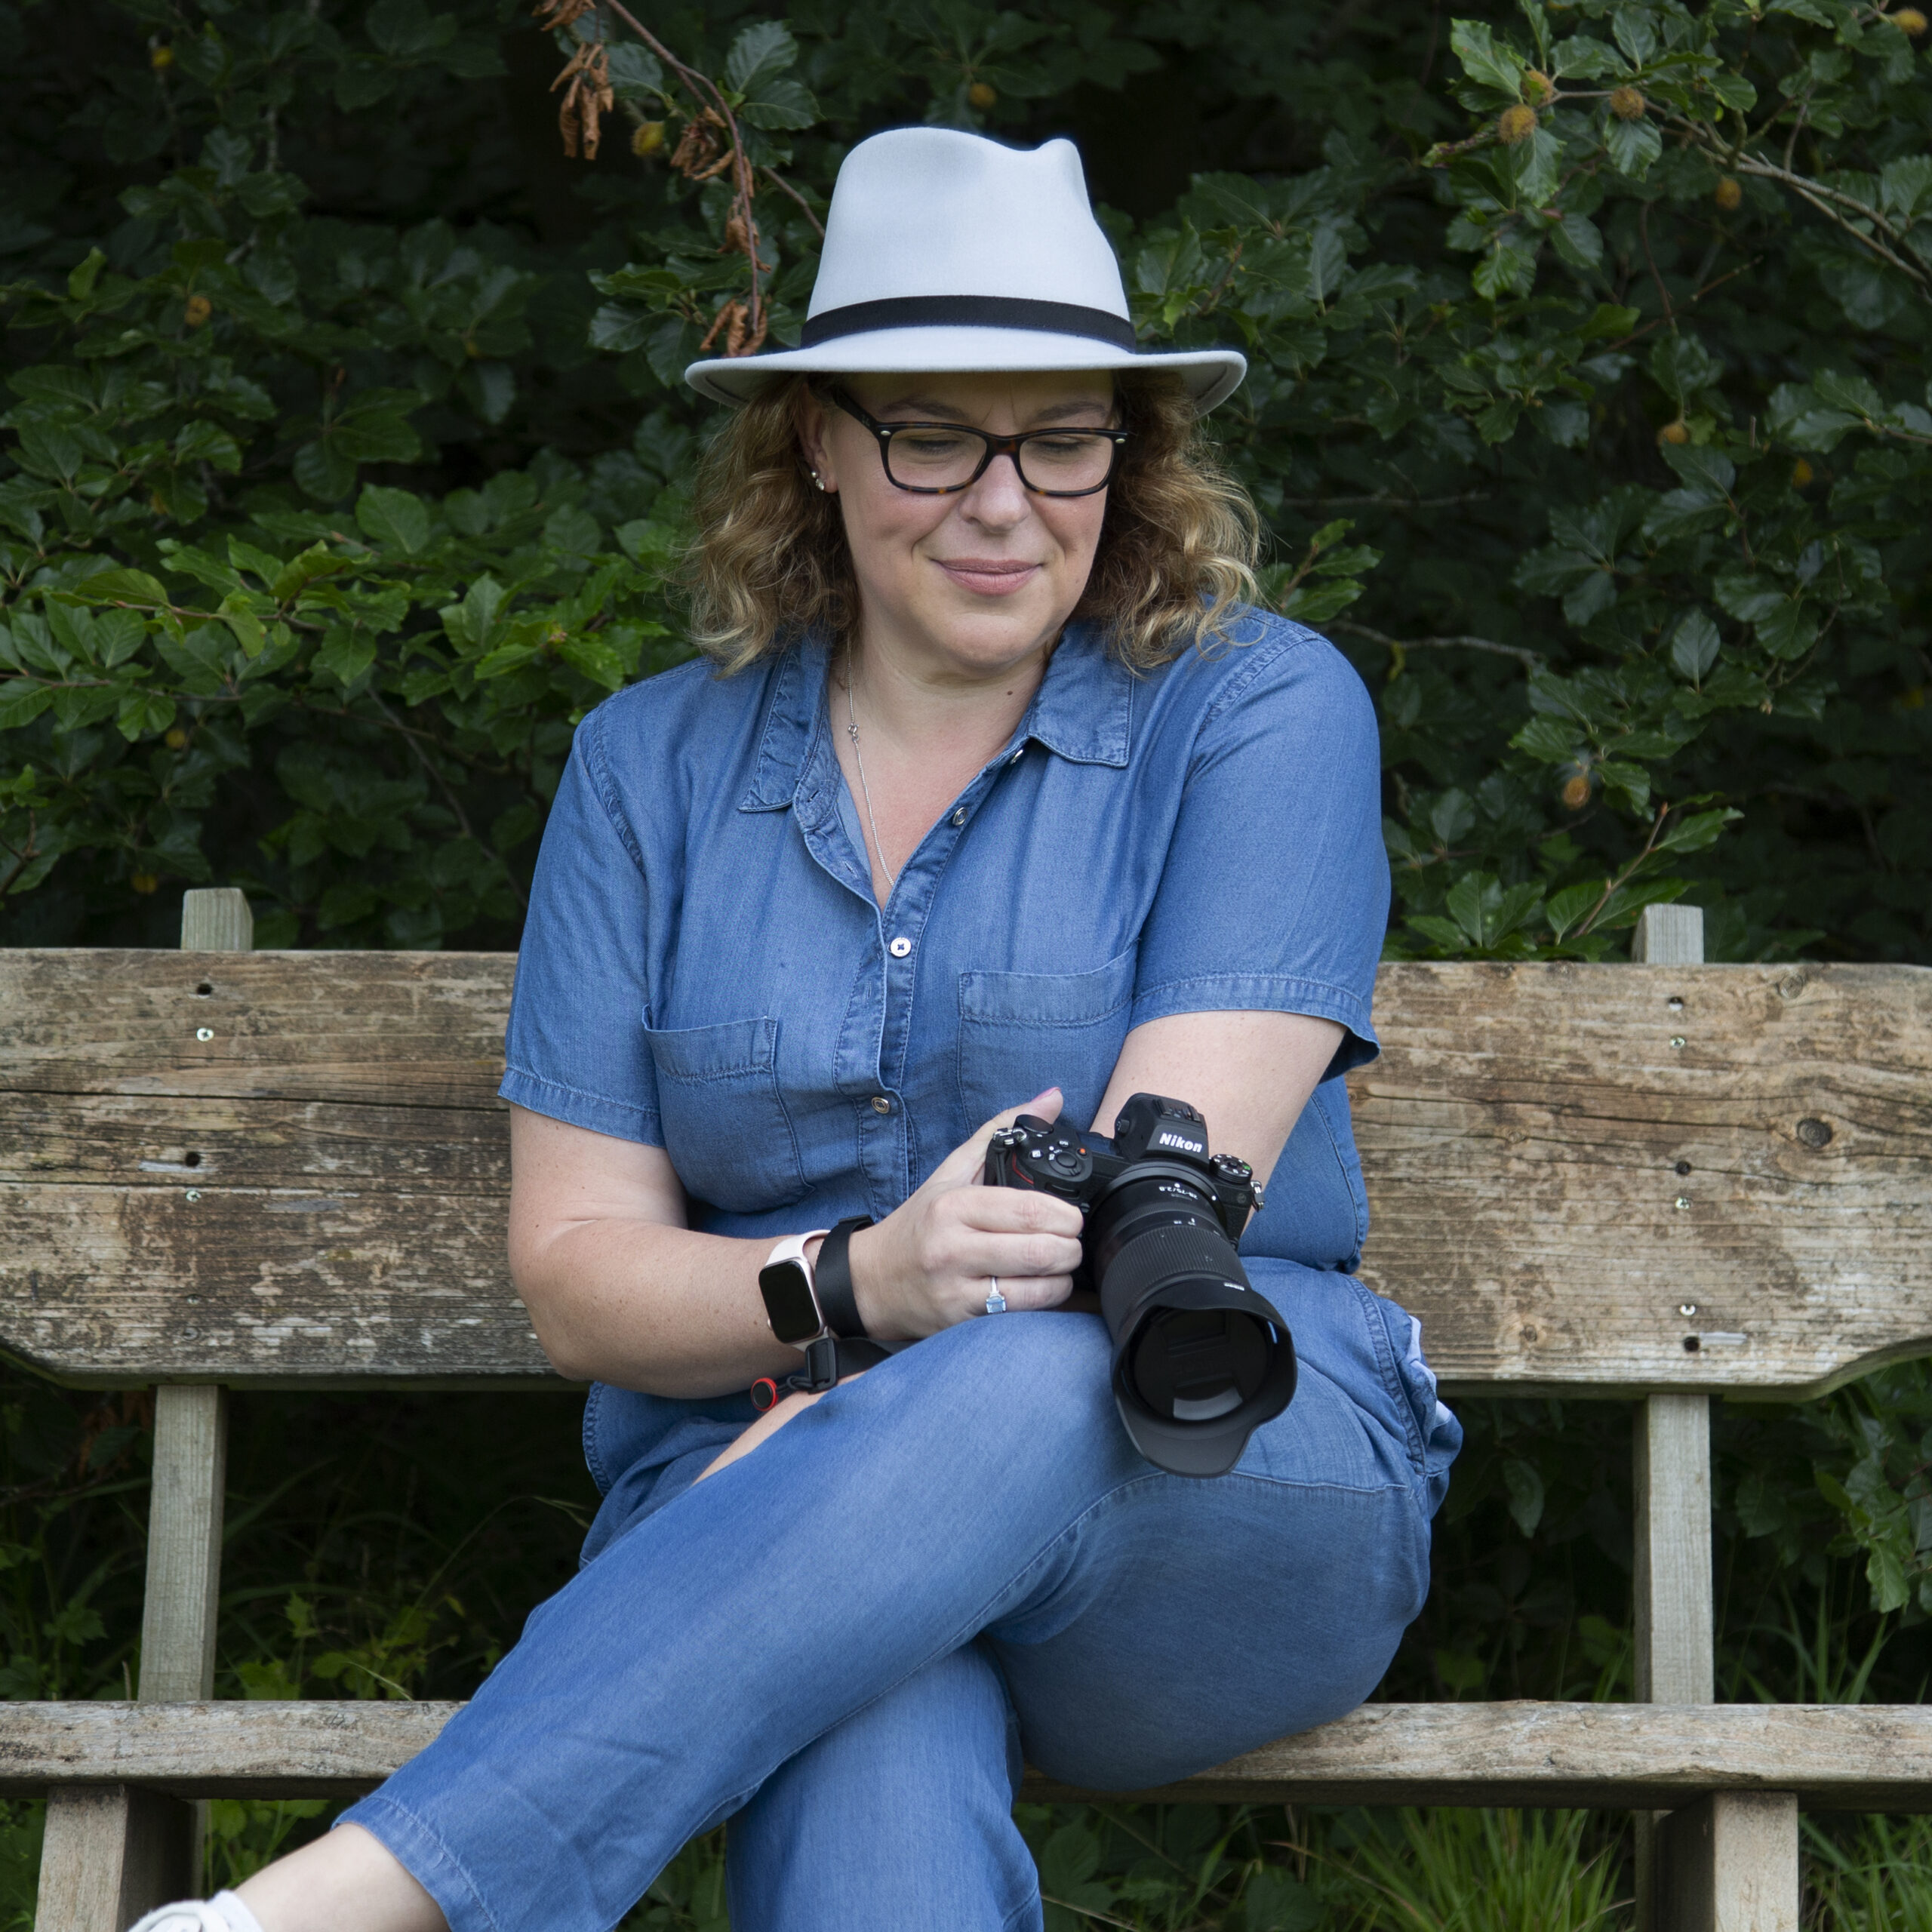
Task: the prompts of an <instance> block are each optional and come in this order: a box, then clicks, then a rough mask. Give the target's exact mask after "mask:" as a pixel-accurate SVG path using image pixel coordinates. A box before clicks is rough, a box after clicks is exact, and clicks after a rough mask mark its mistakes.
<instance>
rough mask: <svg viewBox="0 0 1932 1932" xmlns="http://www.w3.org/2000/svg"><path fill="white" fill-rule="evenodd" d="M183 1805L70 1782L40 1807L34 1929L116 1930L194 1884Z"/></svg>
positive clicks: (157, 1795)
mask: <svg viewBox="0 0 1932 1932" xmlns="http://www.w3.org/2000/svg"><path fill="white" fill-rule="evenodd" d="M193 1838H194V1833H193V1830H192V1819H191V1817H190V1815H189V1807H188V1806H186V1805H185V1804H183V1803H182V1802H181V1801H180V1799H179V1798H170V1797H168V1795H166V1794H165V1792H158V1791H142V1790H139V1789H135V1788H134V1787H133V1786H128V1785H122V1784H110V1785H94V1786H69V1787H67V1788H66V1789H63V1790H57V1791H56V1792H54V1794H53V1795H52V1796H51V1798H50V1800H49V1801H48V1807H47V1835H46V1836H45V1838H44V1839H43V1840H42V1844H41V1854H40V1883H39V1890H38V1897H37V1899H36V1901H35V1908H34V1921H33V1922H34V1932H122V1928H123V1927H126V1926H128V1925H131V1924H133V1923H134V1921H135V1920H136V1919H137V1918H140V1916H141V1915H142V1914H143V1913H144V1912H151V1911H152V1910H153V1909H154V1908H155V1906H158V1905H165V1904H166V1903H168V1901H169V1900H171V1899H178V1898H181V1897H185V1896H186V1895H187V1894H189V1893H190V1892H192V1890H194V1889H195V1866H194V1863H193V1860H192V1842H193Z"/></svg>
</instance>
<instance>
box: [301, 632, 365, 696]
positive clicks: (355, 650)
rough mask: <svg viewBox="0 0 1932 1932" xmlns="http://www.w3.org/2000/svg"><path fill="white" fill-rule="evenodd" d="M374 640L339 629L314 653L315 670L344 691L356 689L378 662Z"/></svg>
mask: <svg viewBox="0 0 1932 1932" xmlns="http://www.w3.org/2000/svg"><path fill="white" fill-rule="evenodd" d="M375 659H376V645H375V640H374V638H371V637H368V636H367V635H365V634H364V633H363V632H360V631H352V630H349V629H337V630H333V631H331V632H330V633H329V634H328V637H327V638H325V639H324V640H323V643H322V648H321V650H319V651H317V652H316V653H315V669H317V670H318V671H320V672H323V673H324V674H325V675H327V676H328V677H331V678H334V680H335V681H336V682H337V684H339V685H341V686H342V688H343V690H344V691H349V690H352V689H353V688H355V686H356V685H358V684H360V683H361V681H362V678H363V676H364V674H365V672H367V671H368V669H369V666H371V664H373V663H374V662H375Z"/></svg>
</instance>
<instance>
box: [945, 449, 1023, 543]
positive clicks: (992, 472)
mask: <svg viewBox="0 0 1932 1932" xmlns="http://www.w3.org/2000/svg"><path fill="white" fill-rule="evenodd" d="M960 507H961V509H962V510H964V512H965V514H966V515H968V516H969V517H971V518H972V519H973V521H974V522H975V523H982V524H987V525H992V526H994V527H995V528H1000V529H1010V528H1011V527H1012V526H1013V525H1014V524H1016V523H1018V522H1020V521H1021V520H1022V519H1023V518H1025V517H1026V516H1027V515H1029V514H1030V512H1031V510H1032V505H1031V504H1030V503H1029V502H1028V501H1027V492H1026V485H1025V484H1023V482H1021V481H1020V464H1019V460H1018V459H1017V457H1015V455H1014V453H1013V452H1012V451H1010V450H1009V451H1003V452H1002V453H1001V454H999V455H998V456H996V457H994V458H993V460H992V462H991V463H989V464H988V465H987V466H986V474H985V475H983V476H982V477H981V478H980V480H979V481H977V483H975V484H974V485H973V487H972V488H971V489H970V490H968V491H966V492H965V494H964V496H963V497H961V500H960Z"/></svg>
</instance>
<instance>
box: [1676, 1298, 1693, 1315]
mask: <svg viewBox="0 0 1932 1932" xmlns="http://www.w3.org/2000/svg"><path fill="white" fill-rule="evenodd" d="M1677 1312H1678V1314H1679V1315H1695V1314H1696V1313H1697V1303H1695V1302H1694V1301H1681V1302H1679V1303H1678V1304H1677Z"/></svg>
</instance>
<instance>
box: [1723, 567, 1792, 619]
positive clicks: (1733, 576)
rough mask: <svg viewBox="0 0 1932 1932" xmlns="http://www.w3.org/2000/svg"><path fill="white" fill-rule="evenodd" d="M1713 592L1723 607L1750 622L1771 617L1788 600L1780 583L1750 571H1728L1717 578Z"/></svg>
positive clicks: (1736, 616) (1733, 614)
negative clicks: (1778, 584) (1780, 587)
mask: <svg viewBox="0 0 1932 1932" xmlns="http://www.w3.org/2000/svg"><path fill="white" fill-rule="evenodd" d="M1711 595H1712V596H1713V597H1715V598H1716V599H1717V601H1718V606H1719V608H1721V609H1723V610H1725V611H1728V612H1729V613H1730V614H1731V616H1733V617H1735V618H1737V620H1738V621H1739V622H1740V623H1746V624H1755V623H1757V622H1758V620H1759V619H1760V618H1763V617H1770V615H1771V614H1773V613H1774V611H1777V609H1778V608H1780V606H1781V605H1783V602H1784V601H1785V595H1784V592H1783V591H1782V590H1780V589H1779V588H1778V586H1777V584H1775V583H1772V582H1771V581H1770V580H1769V579H1767V578H1764V577H1758V576H1755V575H1754V574H1752V572H1750V571H1726V572H1725V573H1724V574H1723V575H1721V576H1720V577H1717V578H1716V579H1715V580H1713V582H1712V585H1711Z"/></svg>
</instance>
